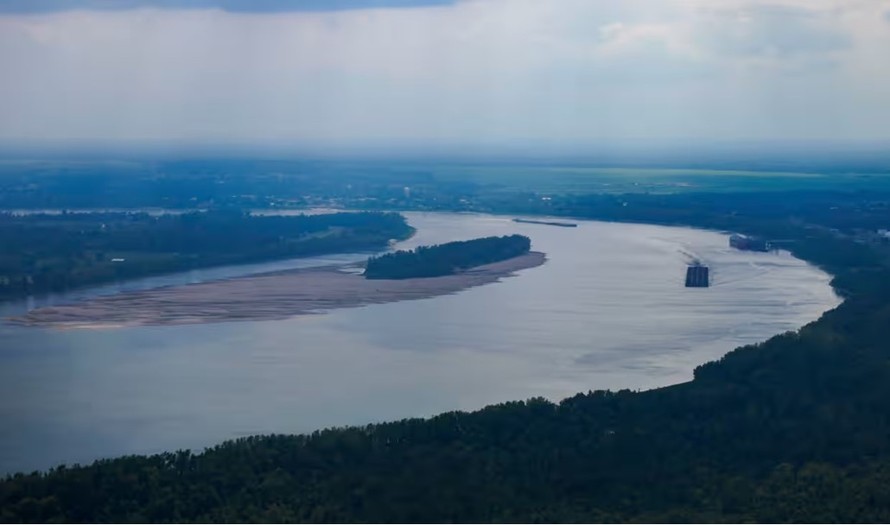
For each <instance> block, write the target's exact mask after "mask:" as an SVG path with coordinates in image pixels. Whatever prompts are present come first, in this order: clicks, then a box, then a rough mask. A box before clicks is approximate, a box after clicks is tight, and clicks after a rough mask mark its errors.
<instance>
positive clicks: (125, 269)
mask: <svg viewBox="0 0 890 525" xmlns="http://www.w3.org/2000/svg"><path fill="white" fill-rule="evenodd" d="M413 231H414V230H413V229H412V228H411V227H410V226H409V225H408V224H407V222H406V221H405V218H404V217H403V216H401V215H399V214H397V213H378V212H362V213H332V214H320V215H295V216H272V215H252V214H250V213H246V212H242V211H239V210H215V211H207V212H189V213H182V214H165V215H150V214H147V213H105V212H101V213H61V214H45V213H42V214H28V215H16V214H10V213H0V246H3V251H2V252H0V298H4V297H5V298H11V297H21V296H25V295H28V294H33V293H42V292H58V291H63V290H66V289H69V288H74V287H77V286H84V285H92V284H99V283H104V282H109V281H115V280H119V279H130V278H136V277H143V276H146V275H152V274H158V273H165V272H176V271H185V270H190V269H193V268H200V267H208V266H216V265H223V264H237V263H244V262H252V261H261V260H268V259H275V258H285V257H301V256H309V255H318V254H324V253H333V252H344V251H372V250H382V249H385V248H386V247H387V246H388V243H389V241H390V240H391V239H404V238H407V237H408V236H410V235H411V234H412V233H413Z"/></svg>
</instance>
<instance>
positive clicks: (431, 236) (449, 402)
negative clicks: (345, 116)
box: [0, 213, 839, 472]
mask: <svg viewBox="0 0 890 525" xmlns="http://www.w3.org/2000/svg"><path fill="white" fill-rule="evenodd" d="M406 216H408V218H409V222H410V223H411V224H412V225H413V226H415V227H416V228H417V229H418V232H417V235H416V236H415V237H413V238H412V239H410V240H408V241H405V242H404V243H401V245H400V247H406V248H410V247H413V246H416V245H419V244H433V243H441V242H447V241H451V240H459V239H470V238H474V237H480V236H487V235H504V234H509V233H521V234H525V235H528V236H529V237H531V239H532V247H533V249H535V250H539V251H543V252H546V253H547V256H548V261H547V263H546V264H545V265H544V266H541V267H538V268H532V269H528V270H523V271H522V272H520V273H519V274H518V275H517V276H515V277H511V278H507V279H505V280H503V281H502V282H500V283H496V284H491V285H486V286H482V287H478V288H473V289H470V290H465V291H463V292H460V293H457V294H454V295H448V296H442V297H436V298H430V299H423V300H418V301H407V302H400V303H391V304H384V305H373V306H366V307H362V308H354V309H343V310H335V311H332V312H329V313H326V314H323V315H314V316H304V317H298V318H293V319H290V320H286V321H264V322H237V323H224V324H212V325H189V326H170V327H134V328H121V329H105V330H52V329H41V328H29V327H18V326H12V325H9V324H0V421H2V426H0V472H11V471H17V470H30V469H42V468H47V467H50V466H54V465H57V464H60V463H67V464H69V465H70V464H72V463H75V462H81V463H84V462H89V461H92V460H94V459H96V458H100V457H111V456H117V455H122V454H132V453H153V452H160V451H164V450H176V449H183V448H196V449H200V448H202V447H205V446H208V445H213V444H215V443H218V442H220V441H223V440H225V439H230V438H235V437H239V436H246V435H251V434H261V433H273V432H274V433H293V432H306V431H312V430H315V429H319V428H323V427H329V426H335V425H347V424H364V423H370V422H376V421H384V420H391V419H399V418H404V417H413V416H428V415H432V414H435V413H438V412H443V411H448V410H454V409H465V410H472V409H477V408H481V407H483V406H485V405H487V404H491V403H498V402H502V401H509V400H516V399H526V398H529V397H533V396H544V397H547V398H550V399H553V400H558V399H561V398H563V397H565V396H569V395H572V394H575V393H577V392H581V391H585V392H586V391H587V390H592V389H603V388H610V389H617V388H630V389H647V388H652V387H657V386H664V385H669V384H674V383H678V382H682V381H686V380H689V379H691V378H692V371H693V369H694V367H695V366H697V365H699V364H701V363H704V362H706V361H710V360H713V359H716V358H719V357H720V356H722V355H723V354H725V353H726V352H728V351H730V350H732V349H733V348H735V347H737V346H740V345H743V344H748V343H754V342H758V341H762V340H764V339H766V338H768V337H769V336H771V335H774V334H777V333H780V332H784V331H787V330H794V329H797V328H799V327H800V326H802V325H804V324H806V323H807V322H809V321H812V320H814V319H816V318H818V317H819V315H820V314H821V313H822V312H824V311H825V310H827V309H830V308H832V307H834V306H836V305H837V304H838V303H839V299H838V298H837V297H836V296H835V294H834V293H833V291H832V290H831V288H830V287H829V284H828V283H829V276H828V275H826V274H825V273H824V272H822V271H820V270H819V269H817V268H814V267H812V266H810V265H808V264H806V263H804V262H803V261H800V260H797V259H795V258H793V257H791V256H790V255H789V254H788V253H786V252H779V253H753V252H740V251H736V250H732V249H730V248H729V247H728V242H727V235H725V234H721V233H716V232H710V231H702V230H694V229H688V228H668V227H660V226H650V225H635V224H615V223H603V222H592V221H591V222H587V221H580V222H579V227H578V228H560V227H554V226H546V225H535V224H518V223H514V222H512V221H511V220H510V218H507V217H497V216H489V215H475V214H447V213H406ZM365 256H366V255H362V254H346V255H337V256H328V257H313V258H308V259H301V260H291V261H278V262H273V263H263V264H252V265H245V266H238V267H227V268H217V269H211V270H201V271H194V272H188V273H183V274H176V275H170V276H163V277H155V278H149V279H142V280H138V281H134V282H129V283H124V284H115V285H111V286H106V287H102V288H96V289H92V290H85V291H78V292H74V293H70V294H63V295H61V296H55V297H44V298H32V299H29V300H27V301H20V302H14V303H5V304H0V316H2V317H7V316H11V315H17V314H20V313H22V312H23V311H25V310H27V309H28V308H33V307H35V306H39V305H42V304H53V303H60V302H68V301H72V300H75V299H78V298H84V297H91V296H95V295H99V294H107V293H114V292H117V291H120V290H132V289H140V288H150V287H154V286H161V285H169V284H185V283H191V282H200V281H205V280H211V279H217V278H223V277H232V276H236V275H245V274H249V273H256V272H261V271H271V270H279V269H284V268H295V267H307V266H317V265H327V264H332V263H346V262H353V261H357V260H361V259H362V258H363V257H365ZM692 259H699V260H701V261H703V262H704V263H706V264H708V265H710V267H711V271H712V286H711V287H710V288H707V289H688V288H685V287H684V286H683V284H684V277H685V268H686V265H687V264H688V263H689V262H690V261H691V260H692Z"/></svg>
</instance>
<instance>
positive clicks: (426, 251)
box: [364, 235, 532, 279]
mask: <svg viewBox="0 0 890 525" xmlns="http://www.w3.org/2000/svg"><path fill="white" fill-rule="evenodd" d="M531 245H532V242H531V239H529V238H528V237H526V236H524V235H505V236H503V237H483V238H480V239H473V240H470V241H454V242H448V243H445V244H437V245H435V246H420V247H418V248H416V249H414V250H399V251H397V252H393V253H387V254H384V255H380V256H377V257H371V258H370V259H368V263H367V265H366V266H365V272H364V276H365V278H366V279H414V278H422V277H441V276H443V275H454V274H456V273H460V272H462V271H464V270H467V269H470V268H475V267H477V266H482V265H485V264H491V263H496V262H500V261H505V260H507V259H512V258H514V257H519V256H520V255H524V254H526V253H528V252H529V251H530V250H531Z"/></svg>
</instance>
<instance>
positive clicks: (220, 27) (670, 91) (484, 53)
mask: <svg viewBox="0 0 890 525" xmlns="http://www.w3.org/2000/svg"><path fill="white" fill-rule="evenodd" d="M22 139H24V140H31V139H35V140H59V139H62V140H68V139H77V140H99V141H102V140H172V141H201V142H213V141H219V142H244V143H264V142H291V141H293V142H301V141H302V142H313V143H325V142H330V143H363V142H368V141H370V142H391V143H398V142H399V141H413V142H420V143H423V142H425V141H428V142H431V143H442V142H451V143H469V142H476V141H482V142H484V141H492V142H499V141H500V142H509V141H528V140H538V139H541V140H550V141H567V142H573V143H585V142H588V141H591V142H592V141H597V140H602V139H682V140H686V139H690V140H698V139H719V140H739V139H745V140H751V139H753V140H765V139H796V140H797V139H803V140H807V139H828V140H888V139H890V0H768V1H761V0H717V1H715V0H413V1H412V0H363V1H362V0H292V1H285V0H278V1H276V0H253V1H249V0H118V1H112V0H0V140H22Z"/></svg>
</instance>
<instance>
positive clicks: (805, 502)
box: [0, 194, 890, 522]
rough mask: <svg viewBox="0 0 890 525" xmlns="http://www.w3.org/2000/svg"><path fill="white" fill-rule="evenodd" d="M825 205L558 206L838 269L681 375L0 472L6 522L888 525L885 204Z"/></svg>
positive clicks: (665, 201)
mask: <svg viewBox="0 0 890 525" xmlns="http://www.w3.org/2000/svg"><path fill="white" fill-rule="evenodd" d="M823 198H824V197H822V196H816V197H814V196H812V195H798V196H793V195H784V196H782V197H781V198H779V197H777V198H776V201H775V206H773V205H772V204H771V200H770V199H769V198H766V197H764V196H762V195H756V194H749V195H734V196H731V197H730V196H726V197H718V196H707V195H704V196H676V197H667V196H646V195H637V196H633V195H628V196H624V197H622V198H621V199H614V200H615V205H612V204H611V202H612V201H613V198H611V197H609V198H607V197H587V198H585V199H576V200H575V201H574V207H569V206H568V205H566V207H564V208H561V209H560V211H561V212H562V213H561V214H564V215H567V216H578V217H582V216H599V217H601V218H613V219H618V218H620V219H621V220H641V221H643V220H645V221H651V222H661V223H686V224H695V225H699V226H708V227H714V228H728V229H733V230H736V231H745V232H747V233H752V234H759V235H763V236H764V237H767V238H770V239H781V240H783V241H785V242H786V243H787V244H786V246H787V247H789V248H790V249H791V250H793V251H794V252H795V253H796V254H798V255H799V256H802V257H805V258H806V259H808V260H810V261H811V262H813V263H816V264H819V265H821V266H823V267H824V268H826V269H827V270H829V271H830V272H832V273H833V274H834V275H835V279H834V282H833V284H834V285H835V286H836V287H837V289H839V290H840V291H841V292H842V293H843V294H844V296H845V299H846V300H845V302H844V303H843V304H842V305H841V306H840V307H838V308H837V309H835V310H833V311H831V312H828V313H826V314H825V315H824V316H823V317H822V318H821V319H820V320H818V321H816V322H813V323H811V324H810V325H808V326H807V327H805V328H803V329H802V330H800V331H799V332H795V333H787V334H782V335H778V336H776V337H773V338H772V339H770V340H769V341H766V342H764V343H762V344H758V345H753V346H748V347H743V348H739V349H737V350H735V351H733V352H730V353H729V354H728V355H726V356H725V357H724V358H722V359H720V360H719V361H717V362H712V363H707V364H704V365H702V366H700V367H698V368H697V369H696V370H695V378H694V380H693V381H691V382H688V383H684V384H680V385H676V386H672V387H667V388H660V389H655V390H650V391H645V392H631V391H620V392H605V391H592V392H588V393H582V394H578V395H576V396H574V397H571V398H569V399H565V400H563V401H561V402H559V403H553V402H550V401H546V400H543V399H532V400H528V401H524V402H523V401H516V402H509V403H504V404H501V405H497V406H491V407H488V408H485V409H483V410H480V411H477V412H473V413H464V412H452V413H446V414H442V415H439V416H437V417H434V418H430V419H426V420H421V419H411V420H404V421H399V422H393V423H386V424H378V425H370V426H366V427H350V428H341V429H331V430H325V431H320V432H315V433H313V434H311V435H300V436H263V437H251V438H244V439H240V440H236V441H231V442H227V443H224V444H222V445H219V446H217V447H214V448H211V449H208V450H206V451H204V452H201V453H191V452H176V453H168V454H161V455H156V456H150V457H144V456H133V457H124V458H119V459H113V460H104V461H99V462H97V463H95V464H93V465H90V466H85V467H79V466H75V467H58V468H56V469H53V470H52V471H50V472H47V473H33V474H17V475H15V476H11V477H8V478H7V479H6V480H5V481H4V482H2V483H0V509H2V510H0V519H2V520H3V521H69V522H75V521H99V522H109V521H157V522H164V521H273V522H282V521H314V522H320V521H364V522H368V521H382V522H445V521H462V522H472V521H622V522H626V521H643V522H681V521H699V522H709V521H735V522H741V521H760V522H801V521H804V522H807V521H808V522H834V521H847V522H851V521H852V522H887V521H888V520H890V346H888V344H887V338H886V334H887V328H886V327H887V326H888V324H890V268H888V265H890V257H888V256H887V255H888V251H887V250H888V247H887V245H886V243H883V242H882V241H879V240H871V239H870V238H869V237H866V236H863V233H862V232H863V231H865V229H866V228H867V226H866V225H868V224H872V223H877V222H879V220H880V218H881V217H883V218H884V220H885V221H886V219H887V218H888V213H887V207H886V206H882V205H881V203H880V199H881V198H882V197H881V196H880V195H874V194H873V195H870V196H850V197H849V198H847V197H845V196H844V195H838V196H836V198H835V199H833V200H832V199H828V198H824V199H825V200H824V202H825V203H826V207H825V208H823V207H821V206H817V205H816V204H814V202H817V201H820V200H822V199H823ZM566 202H569V199H566V200H565V201H562V203H561V204H560V205H561V206H562V205H565V203H566ZM622 202H625V203H629V205H622V204H621V203H622ZM848 203H849V204H848ZM831 207H833V208H835V209H830V208H831ZM595 337H596V334H591V338H592V339H595ZM418 344H422V343H418ZM592 344H595V343H592ZM592 386H594V385H592Z"/></svg>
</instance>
